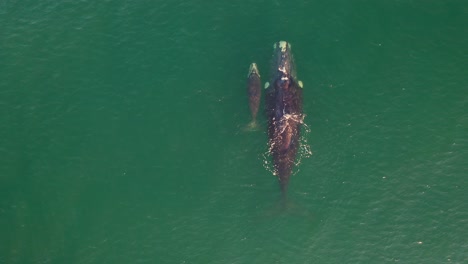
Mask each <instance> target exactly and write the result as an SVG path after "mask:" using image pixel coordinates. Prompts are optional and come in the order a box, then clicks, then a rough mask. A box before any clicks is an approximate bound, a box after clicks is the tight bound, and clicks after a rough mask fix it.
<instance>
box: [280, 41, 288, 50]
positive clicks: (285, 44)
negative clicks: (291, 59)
mask: <svg viewBox="0 0 468 264" xmlns="http://www.w3.org/2000/svg"><path fill="white" fill-rule="evenodd" d="M288 45H289V44H288V43H287V42H286V41H280V42H279V47H280V48H281V52H286V48H287V47H288ZM289 47H290V46H289Z"/></svg>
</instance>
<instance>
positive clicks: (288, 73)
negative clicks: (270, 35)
mask: <svg viewBox="0 0 468 264" xmlns="http://www.w3.org/2000/svg"><path fill="white" fill-rule="evenodd" d="M295 70H296V69H295V65H294V60H293V57H292V53H291V45H290V44H289V43H287V42H286V41H279V42H277V43H275V44H274V52H273V61H272V71H271V79H270V83H266V84H265V89H266V90H265V100H266V115H267V119H268V137H269V152H270V153H271V155H272V157H273V166H274V174H275V175H276V176H278V180H279V183H280V186H281V191H282V193H283V195H286V191H287V186H288V182H289V178H290V176H291V174H292V171H293V168H294V165H295V160H296V155H297V151H298V147H299V137H300V130H301V125H302V123H303V118H304V116H303V113H302V82H301V81H298V80H297V78H296V72H295Z"/></svg>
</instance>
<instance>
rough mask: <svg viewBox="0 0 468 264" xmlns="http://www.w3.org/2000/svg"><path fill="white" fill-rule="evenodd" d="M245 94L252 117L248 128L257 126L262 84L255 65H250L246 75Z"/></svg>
mask: <svg viewBox="0 0 468 264" xmlns="http://www.w3.org/2000/svg"><path fill="white" fill-rule="evenodd" d="M247 92H248V94H249V107H250V113H251V115H252V121H251V122H250V124H249V127H250V128H255V127H256V126H257V112H258V106H259V105H260V96H261V93H262V84H261V81H260V73H259V71H258V68H257V64H255V63H252V64H250V68H249V74H248V75H247Z"/></svg>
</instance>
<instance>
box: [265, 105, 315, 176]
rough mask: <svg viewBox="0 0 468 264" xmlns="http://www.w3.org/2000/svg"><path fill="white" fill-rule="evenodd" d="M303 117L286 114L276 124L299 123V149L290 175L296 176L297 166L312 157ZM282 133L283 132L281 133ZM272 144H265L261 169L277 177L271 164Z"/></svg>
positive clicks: (308, 130)
mask: <svg viewBox="0 0 468 264" xmlns="http://www.w3.org/2000/svg"><path fill="white" fill-rule="evenodd" d="M304 118H305V115H300V114H292V115H291V114H286V115H284V116H282V118H281V120H279V121H277V122H284V121H288V120H292V121H295V122H298V123H301V125H302V128H301V132H302V133H301V137H300V138H299V142H298V143H299V147H298V150H297V156H296V162H295V166H294V168H293V172H292V175H296V174H297V173H298V172H299V165H300V164H301V163H302V161H303V160H304V159H306V158H309V157H310V156H312V150H311V147H310V145H309V144H308V143H307V137H308V135H309V134H310V128H309V126H308V125H307V124H306V123H305V122H304ZM280 129H282V130H284V129H285V127H282V128H280ZM282 132H284V131H282ZM274 144H275V143H274V142H271V140H270V141H269V142H268V143H267V146H268V150H267V151H266V152H264V153H263V155H262V156H263V167H264V168H265V169H266V170H267V171H269V172H271V173H272V174H273V175H274V176H276V175H277V173H276V170H275V166H274V164H273V160H272V151H273V147H274Z"/></svg>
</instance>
